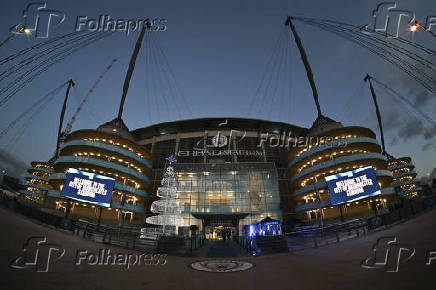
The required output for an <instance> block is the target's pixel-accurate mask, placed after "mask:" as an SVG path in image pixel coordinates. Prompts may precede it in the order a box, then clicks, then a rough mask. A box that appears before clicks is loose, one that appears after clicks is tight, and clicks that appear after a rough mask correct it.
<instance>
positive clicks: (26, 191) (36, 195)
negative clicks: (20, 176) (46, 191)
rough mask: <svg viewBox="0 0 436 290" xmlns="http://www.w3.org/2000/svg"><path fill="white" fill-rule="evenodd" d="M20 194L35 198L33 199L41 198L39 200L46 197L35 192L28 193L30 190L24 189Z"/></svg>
mask: <svg viewBox="0 0 436 290" xmlns="http://www.w3.org/2000/svg"><path fill="white" fill-rule="evenodd" d="M18 192H19V193H21V194H25V195H30V196H33V197H39V198H42V197H44V195H42V194H39V193H35V192H32V191H28V190H24V189H21V190H19V191H18Z"/></svg>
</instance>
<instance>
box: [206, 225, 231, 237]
mask: <svg viewBox="0 0 436 290" xmlns="http://www.w3.org/2000/svg"><path fill="white" fill-rule="evenodd" d="M205 235H206V239H207V240H220V241H222V240H224V239H225V240H230V239H231V238H232V236H236V228H235V227H233V226H228V225H220V226H206V227H205Z"/></svg>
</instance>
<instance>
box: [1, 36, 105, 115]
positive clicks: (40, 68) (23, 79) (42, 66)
mask: <svg viewBox="0 0 436 290" xmlns="http://www.w3.org/2000/svg"><path fill="white" fill-rule="evenodd" d="M112 33H113V32H104V33H101V35H98V37H95V38H92V39H85V40H84V41H81V42H78V43H75V44H74V45H73V46H72V47H69V48H67V49H65V50H63V51H61V52H59V53H57V54H56V55H53V56H50V57H49V60H43V61H41V62H39V63H38V64H36V65H35V66H33V67H32V68H31V69H29V70H27V71H26V72H25V73H23V74H21V75H20V76H19V77H17V78H16V79H15V80H14V81H12V82H10V83H9V84H8V85H7V86H6V87H4V88H2V89H1V90H0V96H4V97H3V98H2V99H1V100H0V108H1V107H2V106H4V105H5V104H6V103H7V102H8V101H9V100H10V99H11V98H12V96H14V95H15V94H16V93H18V92H19V91H20V90H21V89H23V88H24V87H26V86H27V85H28V84H30V83H31V82H32V81H33V80H34V79H35V78H37V77H38V76H40V75H41V74H42V73H43V72H45V71H46V70H47V69H48V68H50V67H51V66H53V65H54V64H56V63H58V62H60V61H62V60H63V59H65V58H66V57H67V56H69V55H71V54H73V53H75V52H76V51H78V50H80V49H82V48H84V47H86V46H88V45H90V44H92V43H94V42H96V41H98V40H100V39H102V38H104V37H107V36H109V35H111V34H112Z"/></svg>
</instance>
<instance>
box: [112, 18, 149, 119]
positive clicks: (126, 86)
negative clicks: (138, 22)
mask: <svg viewBox="0 0 436 290" xmlns="http://www.w3.org/2000/svg"><path fill="white" fill-rule="evenodd" d="M150 26H151V24H150V22H149V21H146V22H144V25H143V27H142V30H141V33H140V34H139V37H138V40H137V41H136V44H135V49H134V50H133V53H132V57H131V58H130V62H129V68H128V70H127V74H126V78H125V80H124V85H123V95H122V96H121V102H120V108H119V110H118V118H117V119H121V117H122V115H123V109H124V102H125V101H126V96H127V92H128V90H129V85H130V79H131V78H132V74H133V70H134V69H135V63H136V58H137V57H138V53H139V50H140V49H141V45H142V39H143V38H144V33H145V31H146V30H147V29H148V28H149V27H150Z"/></svg>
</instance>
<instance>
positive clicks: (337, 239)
mask: <svg viewBox="0 0 436 290" xmlns="http://www.w3.org/2000/svg"><path fill="white" fill-rule="evenodd" d="M335 234H336V242H338V243H339V242H340V239H339V233H338V232H335Z"/></svg>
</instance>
